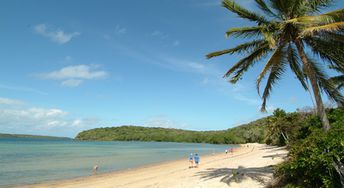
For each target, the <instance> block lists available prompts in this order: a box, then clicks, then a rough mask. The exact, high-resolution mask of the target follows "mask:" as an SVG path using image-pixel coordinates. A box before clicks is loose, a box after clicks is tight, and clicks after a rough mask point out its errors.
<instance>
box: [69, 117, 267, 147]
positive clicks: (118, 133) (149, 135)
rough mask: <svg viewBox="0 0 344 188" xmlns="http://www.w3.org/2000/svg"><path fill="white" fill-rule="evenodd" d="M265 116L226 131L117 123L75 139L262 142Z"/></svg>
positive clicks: (93, 130)
mask: <svg viewBox="0 0 344 188" xmlns="http://www.w3.org/2000/svg"><path fill="white" fill-rule="evenodd" d="M267 121H268V117H266V118H262V119H259V120H256V121H253V122H250V123H248V124H244V125H240V126H237V127H234V128H231V129H228V130H220V131H191V130H182V129H173V128H161V127H141V126H129V125H126V126H120V127H105V128H95V129H90V130H86V131H82V132H80V133H79V134H78V135H77V136H76V137H75V139H76V140H93V141H95V140H97V141H156V142H190V143H210V144H239V143H252V142H258V143H263V142H264V138H265V134H266V133H265V130H266V125H267Z"/></svg>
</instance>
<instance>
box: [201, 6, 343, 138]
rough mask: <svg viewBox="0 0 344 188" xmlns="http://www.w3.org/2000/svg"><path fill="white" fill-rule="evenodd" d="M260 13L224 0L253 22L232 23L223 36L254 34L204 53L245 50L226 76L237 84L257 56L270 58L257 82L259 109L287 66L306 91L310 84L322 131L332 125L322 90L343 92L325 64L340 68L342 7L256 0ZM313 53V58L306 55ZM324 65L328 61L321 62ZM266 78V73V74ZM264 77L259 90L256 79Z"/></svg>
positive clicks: (335, 94)
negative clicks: (217, 49)
mask: <svg viewBox="0 0 344 188" xmlns="http://www.w3.org/2000/svg"><path fill="white" fill-rule="evenodd" d="M255 2H256V4H257V5H258V7H259V8H260V9H261V11H262V12H263V13H264V15H261V14H258V13H255V12H253V11H250V10H247V9H246V8H244V7H242V6H240V5H238V4H237V3H235V2H234V0H223V2H222V5H223V7H225V8H226V9H228V10H229V11H231V12H233V13H235V14H237V15H238V16H239V17H241V18H244V19H247V20H249V21H252V22H255V23H256V25H255V26H248V27H240V28H231V29H229V30H228V31H227V32H226V36H227V37H229V36H234V37H243V38H251V39H252V38H253V40H252V41H250V42H245V43H243V44H240V45H238V46H236V47H234V48H230V49H226V50H222V51H217V52H213V53H210V54H208V55H207V58H212V57H215V56H220V55H224V54H234V53H239V54H245V57H244V58H242V59H241V60H239V61H238V62H237V63H236V64H234V65H233V66H232V67H231V68H230V69H229V70H228V71H227V72H226V74H225V75H224V77H226V78H229V79H230V82H231V83H236V82H237V81H238V80H239V79H241V78H242V76H243V74H244V73H245V72H246V71H247V70H248V69H249V68H250V67H252V66H253V65H255V64H256V63H258V62H260V60H262V59H264V58H266V57H268V60H267V62H266V64H265V67H264V68H263V70H262V71H261V73H260V74H259V76H258V78H257V81H256V85H257V90H258V94H259V95H260V96H261V97H262V100H263V102H262V107H261V110H262V111H266V110H265V109H266V101H267V99H268V97H269V95H270V93H271V90H272V87H273V86H274V84H275V83H276V81H278V80H279V79H280V78H281V76H282V74H283V73H284V72H285V71H286V68H287V66H289V67H290V69H291V70H292V71H293V72H294V73H295V75H296V77H297V78H298V80H299V81H300V82H301V84H302V86H303V88H304V89H305V90H309V89H310V88H309V83H310V86H311V89H312V91H313V94H314V98H315V101H316V107H317V114H318V115H319V116H320V118H321V121H322V124H323V128H324V130H325V131H327V130H329V129H330V125H329V121H328V118H327V116H326V113H325V108H324V104H323V101H322V96H321V93H322V92H324V93H326V94H327V95H328V96H329V98H330V99H333V100H336V101H343V96H342V95H341V93H340V92H339V91H338V90H337V89H336V88H335V85H334V84H333V83H332V82H331V80H329V79H328V76H327V74H326V72H327V68H325V67H328V65H331V66H336V67H339V68H340V69H342V70H344V55H343V54H344V32H343V30H342V29H343V28H344V9H340V10H336V11H332V12H328V13H325V14H320V10H321V9H322V8H326V7H328V6H329V5H330V3H331V2H332V0H255ZM309 52H312V53H313V54H312V55H314V54H315V56H314V57H316V58H315V59H314V58H312V57H311V56H310V55H309ZM325 65H326V66H325ZM265 77H266V78H265ZM265 79H266V86H265V89H264V91H263V93H262V95H261V93H260V84H261V82H262V80H265Z"/></svg>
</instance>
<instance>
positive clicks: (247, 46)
mask: <svg viewBox="0 0 344 188" xmlns="http://www.w3.org/2000/svg"><path fill="white" fill-rule="evenodd" d="M266 43H267V42H266V41H265V40H254V41H251V42H246V43H243V44H240V45H238V46H236V47H234V48H230V49H226V50H221V51H216V52H212V53H209V54H207V55H206V57H207V58H208V59H210V58H213V57H217V56H220V55H224V54H234V53H242V52H250V51H251V50H252V49H255V48H257V47H259V46H261V45H263V44H266Z"/></svg>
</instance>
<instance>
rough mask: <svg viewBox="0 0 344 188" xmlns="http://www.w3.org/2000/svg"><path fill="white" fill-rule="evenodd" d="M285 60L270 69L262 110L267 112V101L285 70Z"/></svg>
mask: <svg viewBox="0 0 344 188" xmlns="http://www.w3.org/2000/svg"><path fill="white" fill-rule="evenodd" d="M285 65H286V62H285V61H281V62H280V63H276V64H274V65H273V66H272V67H271V69H270V75H269V77H268V79H267V81H266V86H265V89H264V92H263V96H262V99H263V103H262V107H261V109H260V111H262V112H266V101H267V99H268V98H269V96H270V93H271V91H272V88H273V86H274V84H275V83H276V81H277V80H279V79H280V78H281V76H282V74H283V73H284V72H285Z"/></svg>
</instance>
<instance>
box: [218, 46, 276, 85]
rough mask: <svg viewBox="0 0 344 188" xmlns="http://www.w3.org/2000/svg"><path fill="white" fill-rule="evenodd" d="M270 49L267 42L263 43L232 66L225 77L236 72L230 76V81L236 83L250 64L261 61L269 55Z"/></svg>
mask: <svg viewBox="0 0 344 188" xmlns="http://www.w3.org/2000/svg"><path fill="white" fill-rule="evenodd" d="M269 51H270V48H269V45H268V44H267V43H266V44H263V45H261V46H260V47H259V48H257V49H255V50H254V51H253V52H252V53H251V54H250V55H248V56H246V57H245V58H243V59H241V60H240V61H239V62H237V63H236V64H235V65H234V66H233V67H231V68H230V69H229V70H228V71H227V72H226V74H225V75H224V76H223V77H225V78H226V77H229V76H230V75H231V74H232V73H234V72H235V74H234V76H232V77H231V78H230V82H231V83H233V84H234V83H236V82H237V81H238V80H239V79H240V78H241V76H242V74H243V73H244V72H246V71H247V69H248V68H249V67H250V66H253V65H254V63H255V62H257V61H259V60H260V59H261V58H262V57H265V55H267V53H269Z"/></svg>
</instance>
